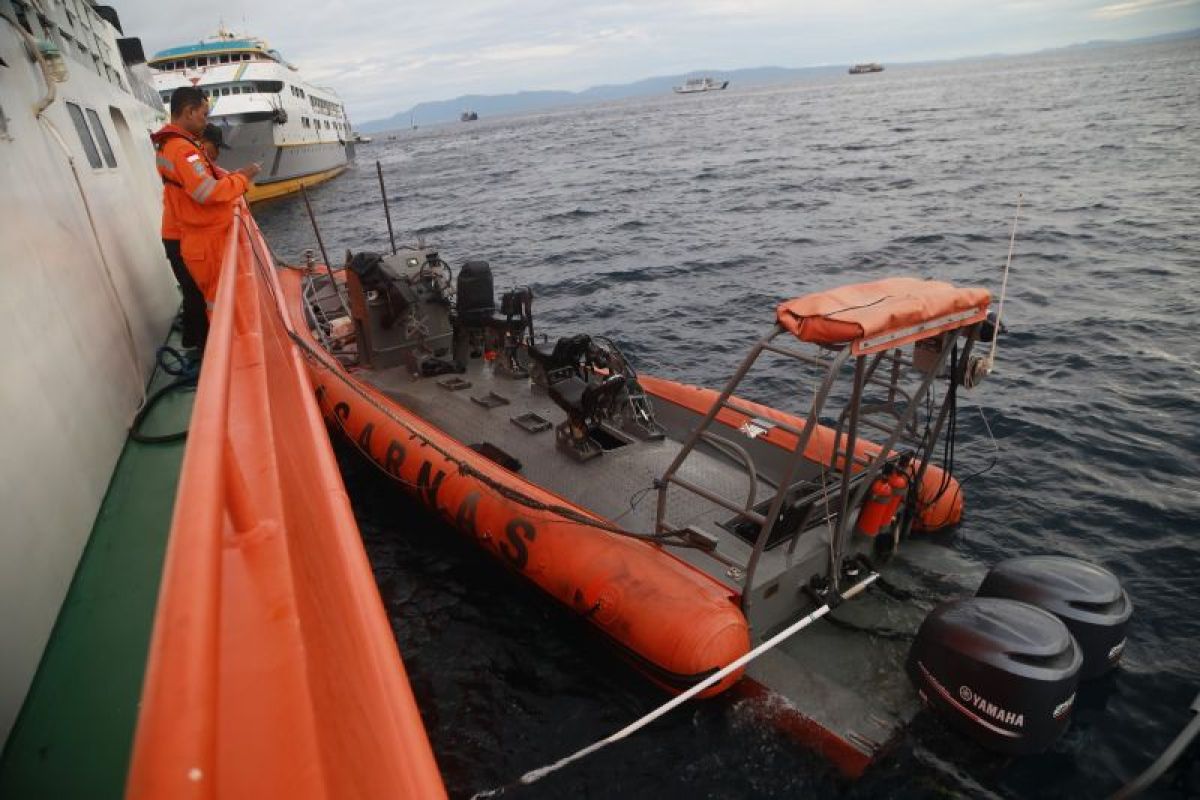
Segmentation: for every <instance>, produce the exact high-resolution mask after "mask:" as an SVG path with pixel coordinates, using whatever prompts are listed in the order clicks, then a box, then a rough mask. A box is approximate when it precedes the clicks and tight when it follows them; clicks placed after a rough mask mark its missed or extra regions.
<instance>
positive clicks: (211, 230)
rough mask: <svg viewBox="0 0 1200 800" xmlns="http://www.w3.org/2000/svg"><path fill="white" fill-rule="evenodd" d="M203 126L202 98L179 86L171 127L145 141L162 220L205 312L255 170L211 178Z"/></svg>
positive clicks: (212, 168) (201, 94) (197, 92)
mask: <svg viewBox="0 0 1200 800" xmlns="http://www.w3.org/2000/svg"><path fill="white" fill-rule="evenodd" d="M207 124H208V98H206V97H205V96H204V92H202V91H201V90H199V89H197V88H196V87H194V86H184V87H181V88H179V89H176V90H175V91H174V92H173V93H172V95H171V122H170V123H169V124H167V125H164V126H163V127H162V129H161V130H159V131H157V132H155V133H154V134H153V135H152V136H151V137H150V138H151V140H152V141H153V142H154V147H155V149H156V150H157V151H158V158H157V164H158V174H159V175H160V176H161V177H162V180H163V184H164V186H163V205H164V212H163V213H164V217H167V216H169V217H171V218H173V219H174V221H175V223H176V225H178V231H179V249H180V253H181V255H182V256H183V261H184V264H186V265H187V269H188V272H189V273H190V274H191V276H192V278H193V279H194V280H195V281H196V286H197V287H199V289H200V292H201V294H203V295H204V300H205V302H206V303H207V305H208V308H209V309H210V310H211V308H212V304H213V301H214V300H215V299H216V295H217V281H218V279H219V278H220V276H221V261H222V259H223V258H224V254H225V241H226V238H227V237H228V235H229V226H230V225H232V224H233V207H234V204H235V203H236V202H237V200H238V199H239V198H241V196H242V195H243V194H245V193H246V190H247V189H248V188H250V184H251V182H252V181H253V180H254V176H256V175H257V174H258V173H259V170H260V167H259V165H258V164H250V165H248V166H245V167H242V168H241V169H239V170H237V171H235V172H230V173H227V174H225V175H223V176H221V177H217V171H216V167H215V165H214V164H213V163H212V162H211V161H210V160H209V159H208V157H207V156H206V155H205V154H204V151H203V150H202V148H201V146H200V144H199V143H198V141H197V139H198V138H199V136H200V135H201V134H202V133H203V132H204V126H205V125H207ZM168 207H169V208H168ZM165 222H166V220H165V219H164V224H165Z"/></svg>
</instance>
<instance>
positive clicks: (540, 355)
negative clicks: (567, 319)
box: [528, 333, 592, 382]
mask: <svg viewBox="0 0 1200 800" xmlns="http://www.w3.org/2000/svg"><path fill="white" fill-rule="evenodd" d="M591 344H592V338H591V337H590V336H588V335H587V334H585V333H580V334H576V335H575V336H564V337H562V338H561V339H559V340H558V341H557V342H555V343H554V347H553V348H551V347H550V344H549V343H548V342H542V343H540V344H538V343H535V344H532V345H530V346H529V348H528V351H529V357H530V358H532V359H533V360H534V362H535V363H537V364H538V365H539V366H540V367H541V368H542V369H543V370H545V371H546V374H547V375H552V374H553V373H554V372H555V371H557V370H560V369H562V368H564V367H570V368H572V369H573V370H574V371H575V373H576V374H577V375H578V373H579V364H580V362H581V361H582V360H583V359H585V358H587V354H588V349H589V348H590V347H591ZM581 382H582V381H581Z"/></svg>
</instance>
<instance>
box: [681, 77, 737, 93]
mask: <svg viewBox="0 0 1200 800" xmlns="http://www.w3.org/2000/svg"><path fill="white" fill-rule="evenodd" d="M728 85H729V81H718V80H715V79H713V78H688V79H687V80H686V81H684V83H683V86H676V87H675V93H676V94H693V93H695V92H716V91H720V90H721V89H724V88H725V87H726V86H728Z"/></svg>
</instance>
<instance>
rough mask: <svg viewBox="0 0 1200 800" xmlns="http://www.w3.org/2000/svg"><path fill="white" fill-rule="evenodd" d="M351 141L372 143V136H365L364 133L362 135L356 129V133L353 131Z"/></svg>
mask: <svg viewBox="0 0 1200 800" xmlns="http://www.w3.org/2000/svg"><path fill="white" fill-rule="evenodd" d="M350 141H352V142H354V143H355V144H370V143H371V137H370V136H363V135H362V134H361V133H359V132H358V131H355V132H354V133H352V134H351V135H350Z"/></svg>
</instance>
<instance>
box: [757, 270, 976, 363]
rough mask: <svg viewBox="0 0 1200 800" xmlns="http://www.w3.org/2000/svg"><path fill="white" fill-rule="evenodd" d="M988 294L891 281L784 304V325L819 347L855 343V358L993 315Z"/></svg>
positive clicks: (934, 284)
mask: <svg viewBox="0 0 1200 800" xmlns="http://www.w3.org/2000/svg"><path fill="white" fill-rule="evenodd" d="M990 300H991V295H990V294H989V293H988V290H987V289H976V288H959V287H957V286H953V285H952V284H949V283H945V282H943V281H925V280H920V279H919V278H885V279H884V280H881V281H874V282H872V283H858V284H854V285H851V286H842V287H839V288H837V289H830V290H828V291H824V292H816V293H814V294H809V295H805V296H804V297H797V298H795V299H794V300H788V301H787V302H785V303H780V304H779V308H778V309H777V310H776V314H777V316H778V319H779V324H780V325H782V326H783V327H784V328H787V329H788V330H789V331H791V332H792V333H793V334H795V335H796V337H797V338H798V339H800V340H801V341H805V342H814V343H816V344H828V345H843V344H846V343H848V342H853V343H854V354H855V355H864V354H867V353H872V352H875V351H877V350H884V349H888V348H892V347H899V346H900V345H903V344H907V343H908V342H912V341H915V340H917V339H925V338H927V337H929V336H933V335H935V334H937V333H941V332H942V331H946V330H951V329H953V328H961V327H966V326H967V325H972V324H974V323H976V322H979V321H980V320H982V319H983V318H984V317H985V316H987V308H988V303H989V302H990Z"/></svg>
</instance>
